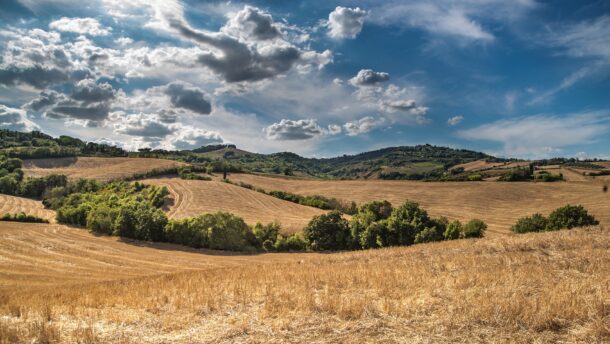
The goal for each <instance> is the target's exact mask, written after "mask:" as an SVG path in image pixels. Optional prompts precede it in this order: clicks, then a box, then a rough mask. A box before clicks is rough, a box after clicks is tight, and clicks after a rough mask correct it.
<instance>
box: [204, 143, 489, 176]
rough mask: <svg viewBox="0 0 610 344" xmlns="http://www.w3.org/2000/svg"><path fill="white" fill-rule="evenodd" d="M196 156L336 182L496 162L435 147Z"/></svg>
mask: <svg viewBox="0 0 610 344" xmlns="http://www.w3.org/2000/svg"><path fill="white" fill-rule="evenodd" d="M214 148H217V149H214ZM193 152H197V153H195V154H197V155H199V156H203V157H206V158H208V159H210V160H211V161H212V162H215V161H227V162H229V163H231V164H234V165H236V166H238V167H239V169H241V170H243V171H247V172H258V173H271V174H284V175H309V176H315V177H319V178H333V179H354V178H384V179H418V180H419V179H438V178H440V177H441V176H442V175H443V174H444V173H445V172H446V171H447V170H448V169H449V168H450V167H452V166H455V165H457V164H462V163H466V162H471V161H474V160H479V159H487V158H493V157H490V156H488V155H486V154H484V153H479V152H473V151H468V150H458V149H451V148H446V147H436V146H431V145H419V146H413V147H390V148H385V149H381V150H377V151H372V152H365V153H361V154H357V155H349V156H348V155H344V156H341V157H335V158H326V159H317V158H304V157H301V156H299V155H297V154H294V153H289V152H282V153H274V154H256V153H249V152H245V151H242V150H239V149H236V148H233V147H231V146H224V145H221V146H207V147H202V148H201V149H197V150H194V151H193Z"/></svg>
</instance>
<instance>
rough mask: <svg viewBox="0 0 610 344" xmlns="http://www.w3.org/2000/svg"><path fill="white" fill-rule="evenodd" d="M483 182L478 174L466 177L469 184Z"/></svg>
mask: <svg viewBox="0 0 610 344" xmlns="http://www.w3.org/2000/svg"><path fill="white" fill-rule="evenodd" d="M482 180H483V176H482V175H480V174H471V175H469V176H468V181H469V182H480V181H482Z"/></svg>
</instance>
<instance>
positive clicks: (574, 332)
mask: <svg viewBox="0 0 610 344" xmlns="http://www.w3.org/2000/svg"><path fill="white" fill-rule="evenodd" d="M46 226H50V227H52V226H53V225H37V227H38V228H37V229H35V230H30V232H32V231H44V230H43V228H45V227H46ZM73 231H75V230H73V229H69V230H65V231H64V232H62V233H63V234H62V235H64V236H65V237H64V238H63V239H62V240H63V241H64V242H65V241H70V240H74V241H79V240H84V239H82V237H85V236H87V235H86V234H81V235H76V234H75V233H74V232H73ZM30 235H31V234H30ZM70 238H74V239H70ZM15 240H17V239H15ZM103 240H110V239H106V238H104V239H103ZM17 241H18V240H17ZM84 241H85V242H92V241H91V240H90V239H87V240H84ZM117 245H123V250H124V251H125V256H124V258H123V257H122V256H121V255H119V252H118V251H117V252H112V251H110V252H107V254H106V255H99V256H97V257H96V256H95V255H89V256H87V257H86V259H83V260H80V259H79V257H78V254H75V255H71V256H65V255H61V254H57V255H56V256H49V257H48V258H47V259H46V260H40V261H33V262H31V265H34V266H39V265H45V264H49V263H51V262H53V264H52V265H50V266H51V267H52V268H54V269H55V268H57V269H58V271H59V272H58V273H57V276H56V277H58V278H59V277H61V275H62V274H68V275H69V273H68V272H66V271H68V270H67V269H63V270H62V269H61V268H58V267H57V264H60V262H63V264H65V265H66V266H70V265H73V268H75V269H80V268H82V269H83V270H82V272H81V274H80V276H81V279H82V281H81V283H80V284H75V282H77V279H68V281H69V283H66V284H62V283H61V281H60V280H59V279H58V280H57V281H56V283H58V285H57V286H49V287H44V286H41V285H39V286H38V287H29V286H28V283H27V276H24V280H23V281H22V283H21V285H19V286H14V287H11V288H4V289H3V290H2V291H1V292H0V313H1V314H2V316H1V317H0V338H2V340H0V341H3V342H11V340H14V341H16V342H30V341H31V340H32V339H35V340H38V341H39V342H40V341H42V340H43V339H44V340H46V342H50V343H53V342H65V343H72V342H78V341H80V342H83V343H95V342H99V343H106V342H117V343H200V342H295V343H296V342H314V343H337V342H353V343H362V342H408V343H419V342H421V343H431V342H447V343H448V342H452V343H476V342H523V343H547V342H580V343H603V342H608V341H609V340H610V235H609V233H608V231H607V230H603V229H601V228H590V229H580V230H571V231H560V232H552V233H538V234H526V235H520V236H516V235H515V236H497V237H495V238H490V239H482V240H474V239H473V240H459V241H453V242H443V243H434V244H425V245H416V246H411V247H406V248H404V247H403V248H391V249H381V250H373V251H363V252H352V253H336V254H320V255H312V254H292V255H291V254H287V255H262V256H252V257H250V258H251V259H243V260H241V261H240V263H241V264H232V265H231V266H219V267H216V268H203V270H198V271H185V272H178V273H173V274H163V275H151V276H142V273H134V276H133V278H128V279H124V278H127V276H120V278H121V280H116V281H110V282H96V281H95V279H93V281H92V282H89V281H88V278H87V276H88V274H89V273H91V274H93V275H94V276H95V271H96V267H95V266H94V265H93V266H89V264H92V262H94V261H99V262H100V263H101V262H104V261H106V259H108V260H109V261H110V262H114V264H116V263H117V262H119V261H121V259H123V260H124V261H125V264H127V265H129V264H136V262H137V263H139V264H142V265H143V266H147V267H151V266H152V265H151V263H152V262H156V263H163V262H164V261H165V259H167V258H168V257H170V256H171V255H169V254H167V253H165V252H166V251H161V250H159V251H155V250H153V249H150V248H142V247H138V246H134V245H128V244H123V243H119V242H114V243H113V244H112V245H109V246H113V247H115V248H116V249H117V250H118V249H119V246H117ZM8 249H10V247H5V250H8ZM22 250H25V248H19V249H17V251H19V252H21V251H22ZM30 250H31V252H30V254H32V255H36V254H38V253H37V252H38V251H39V250H41V248H39V247H32V248H30ZM123 250H121V252H122V251H123ZM136 250H150V251H147V252H148V253H147V255H141V256H137V257H138V258H136V256H134V254H135V253H134V251H136ZM153 252H159V255H158V256H156V255H155V254H154V253H153ZM115 253H116V254H115ZM171 253H176V254H178V255H179V256H181V257H183V256H182V255H186V254H188V255H191V254H192V255H193V257H194V256H195V255H199V257H200V261H203V260H204V259H206V258H212V259H216V258H217V257H215V256H209V255H206V254H204V253H186V252H171V251H170V254H171ZM9 254H10V252H6V251H4V252H3V254H2V257H3V260H0V262H1V264H3V265H4V269H6V268H7V264H11V263H10V262H9V263H6V261H5V260H4V258H5V257H6V256H7V255H9ZM274 257H275V258H274ZM231 259H233V258H232V257H229V258H227V260H228V261H230V260H231ZM238 259H241V258H238ZM193 261H194V262H196V261H197V260H193ZM217 261H220V260H217ZM185 265H188V264H186V263H185ZM193 267H194V268H195V267H196V268H202V267H201V266H195V265H193ZM144 270H145V269H144ZM5 271H6V270H5ZM124 271H127V270H124ZM149 272H151V273H152V271H149ZM26 275H27V274H26ZM108 277H109V279H110V278H111V277H112V276H111V275H109V276H108ZM30 278H33V279H37V277H36V274H32V275H30ZM59 286H61V287H59Z"/></svg>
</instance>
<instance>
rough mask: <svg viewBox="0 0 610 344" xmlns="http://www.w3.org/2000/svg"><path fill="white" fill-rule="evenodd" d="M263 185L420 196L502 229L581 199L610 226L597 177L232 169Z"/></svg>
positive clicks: (429, 204)
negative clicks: (456, 177)
mask: <svg viewBox="0 0 610 344" xmlns="http://www.w3.org/2000/svg"><path fill="white" fill-rule="evenodd" d="M229 179H231V180H232V181H234V182H237V183H239V182H244V183H248V184H251V185H254V186H255V187H260V188H263V189H264V190H267V191H270V190H282V191H288V192H292V193H296V194H300V195H322V196H326V197H335V198H338V199H341V200H347V201H356V202H357V203H359V204H360V203H363V202H370V201H375V200H388V201H390V202H391V203H392V204H393V205H394V206H398V205H400V204H402V203H403V202H405V201H406V200H411V201H415V202H418V203H420V204H421V205H422V207H423V208H424V209H426V210H427V211H428V212H429V213H430V214H431V215H433V216H446V217H448V218H449V219H452V220H453V219H457V220H460V221H468V220H470V219H472V218H480V219H481V220H483V221H485V222H486V223H487V224H488V225H489V230H488V232H489V233H488V234H489V235H494V234H506V233H509V232H510V227H511V226H512V225H513V224H515V222H516V221H517V220H518V219H519V218H521V217H523V216H527V215H531V214H533V213H536V212H539V213H542V214H544V215H548V213H550V212H551V211H553V210H554V209H556V208H558V207H561V206H564V205H566V204H582V205H583V206H584V207H585V208H587V210H589V212H590V213H591V214H593V215H594V216H595V217H596V218H597V219H598V220H599V221H600V223H601V224H602V225H605V226H610V193H608V192H606V193H604V192H603V191H602V184H601V183H599V182H597V181H595V182H593V181H592V182H573V183H572V182H555V183H532V182H511V183H501V182H420V181H389V180H388V181H384V180H367V181H358V180H298V179H293V178H282V177H270V176H262V175H254V174H237V173H235V174H231V175H230V176H229Z"/></svg>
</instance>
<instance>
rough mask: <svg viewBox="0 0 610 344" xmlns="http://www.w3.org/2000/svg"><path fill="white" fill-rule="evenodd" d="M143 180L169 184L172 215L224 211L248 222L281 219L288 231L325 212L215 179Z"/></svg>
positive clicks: (157, 183)
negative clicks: (172, 200)
mask: <svg viewBox="0 0 610 344" xmlns="http://www.w3.org/2000/svg"><path fill="white" fill-rule="evenodd" d="M144 183H147V184H153V185H162V186H167V187H168V189H169V190H170V192H171V194H172V195H173V198H174V204H173V205H170V206H169V208H168V209H167V211H168V216H170V217H171V218H185V217H190V216H196V215H199V214H202V213H210V212H217V211H225V212H230V213H233V214H236V215H239V216H241V217H243V218H244V220H245V221H246V222H247V223H249V224H255V223H256V222H262V223H269V222H273V221H278V222H279V223H281V225H282V230H283V231H284V232H285V233H293V232H298V231H300V230H301V229H303V227H305V225H307V223H308V222H309V221H310V220H311V218H312V217H313V216H314V215H319V214H323V213H324V211H323V210H320V209H316V208H312V207H306V206H302V205H299V204H296V203H292V202H288V201H284V200H281V199H278V198H275V197H271V196H268V195H265V194H262V193H260V192H256V191H253V190H249V189H246V188H242V187H239V186H236V185H231V184H228V183H223V182H220V181H216V180H215V181H201V180H183V179H180V178H156V179H146V180H145V181H144Z"/></svg>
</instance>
